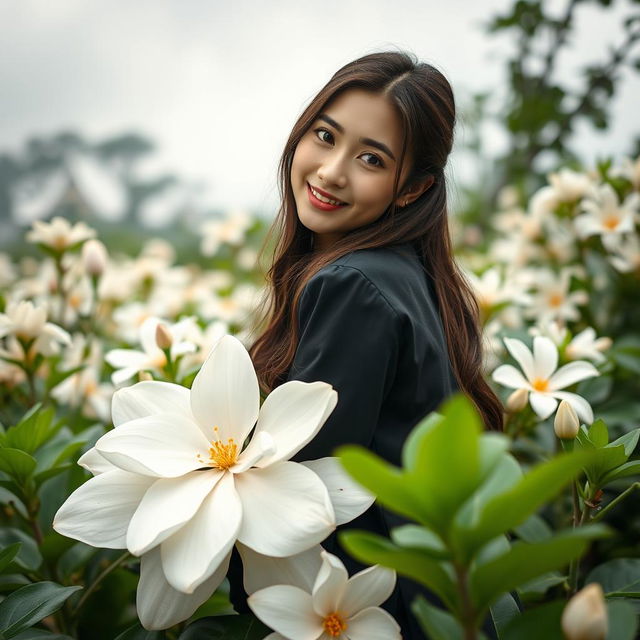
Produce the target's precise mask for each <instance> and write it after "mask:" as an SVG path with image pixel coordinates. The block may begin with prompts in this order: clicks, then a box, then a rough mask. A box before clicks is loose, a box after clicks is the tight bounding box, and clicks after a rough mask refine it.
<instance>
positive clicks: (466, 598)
mask: <svg viewBox="0 0 640 640" xmlns="http://www.w3.org/2000/svg"><path fill="white" fill-rule="evenodd" d="M455 571H456V577H457V578H458V592H459V593H460V603H461V605H462V626H463V628H464V640H477V638H478V630H477V629H476V626H475V618H476V616H475V611H474V609H473V604H472V602H471V596H470V594H469V584H468V574H467V569H466V568H465V567H461V566H459V565H455Z"/></svg>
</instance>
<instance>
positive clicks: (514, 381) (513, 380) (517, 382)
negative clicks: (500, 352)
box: [491, 364, 531, 389]
mask: <svg viewBox="0 0 640 640" xmlns="http://www.w3.org/2000/svg"><path fill="white" fill-rule="evenodd" d="M491 378H492V379H493V380H495V381H496V382H497V383H498V384H501V385H502V386H504V387H509V388H510V389H530V388H531V384H530V383H529V382H528V381H527V380H526V379H525V377H524V376H523V375H522V373H520V371H518V370H517V369H516V368H515V367H514V366H513V365H512V364H501V365H500V366H499V367H498V368H497V369H496V370H495V371H494V372H493V373H492V374H491Z"/></svg>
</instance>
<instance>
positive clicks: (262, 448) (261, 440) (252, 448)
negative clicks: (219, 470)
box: [229, 431, 276, 473]
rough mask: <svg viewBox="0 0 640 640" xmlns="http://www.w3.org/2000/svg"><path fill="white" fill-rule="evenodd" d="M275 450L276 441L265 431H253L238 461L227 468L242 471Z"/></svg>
mask: <svg viewBox="0 0 640 640" xmlns="http://www.w3.org/2000/svg"><path fill="white" fill-rule="evenodd" d="M275 451H276V443H275V441H274V440H273V438H272V437H271V436H270V435H269V434H268V433H267V432H266V431H263V432H262V433H254V434H253V436H252V437H251V442H249V445H248V446H247V448H246V449H245V450H244V451H243V452H242V453H241V454H240V456H239V457H238V462H236V464H234V465H233V467H231V468H230V469H229V471H231V473H243V472H244V471H246V470H247V469H251V467H254V466H256V463H258V462H259V461H260V460H262V459H263V458H265V457H270V456H272V455H273V454H274V453H275ZM258 466H260V465H258Z"/></svg>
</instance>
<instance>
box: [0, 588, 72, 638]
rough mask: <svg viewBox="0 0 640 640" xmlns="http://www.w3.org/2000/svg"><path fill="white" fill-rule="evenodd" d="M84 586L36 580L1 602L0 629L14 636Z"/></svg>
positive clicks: (7, 636)
mask: <svg viewBox="0 0 640 640" xmlns="http://www.w3.org/2000/svg"><path fill="white" fill-rule="evenodd" d="M81 588H82V587H63V586H61V585H59V584H56V583H55V582H36V583H35V584H30V585H27V586H26V587H22V588H20V589H18V590H17V591H14V592H13V593H11V594H9V595H8V596H7V597H6V598H5V599H4V600H3V601H2V602H0V630H1V631H2V635H3V636H4V637H5V638H12V637H13V636H15V635H17V634H18V633H20V632H21V631H24V630H25V629H27V628H28V627H30V626H32V625H34V624H36V622H39V621H40V620H42V619H43V618H46V617H47V616H48V615H51V614H52V613H53V612H54V611H57V610H58V609H59V608H60V607H61V606H62V605H63V603H64V601H65V600H66V599H67V598H68V597H69V596H70V595H71V594H72V593H75V592H76V591H78V590H79V589H81Z"/></svg>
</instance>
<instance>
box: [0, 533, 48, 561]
mask: <svg viewBox="0 0 640 640" xmlns="http://www.w3.org/2000/svg"><path fill="white" fill-rule="evenodd" d="M15 542H19V543H20V549H19V550H18V553H17V554H16V556H15V557H14V559H13V562H14V563H15V564H16V565H18V567H20V568H21V569H25V570H26V571H37V570H38V567H39V566H40V565H41V564H42V556H41V555H40V551H39V549H38V545H37V544H36V541H35V540H34V539H33V538H32V537H31V536H29V535H28V534H26V533H25V532H24V531H21V530H20V529H13V528H11V527H0V546H3V547H7V546H9V545H10V544H14V543H15Z"/></svg>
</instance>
